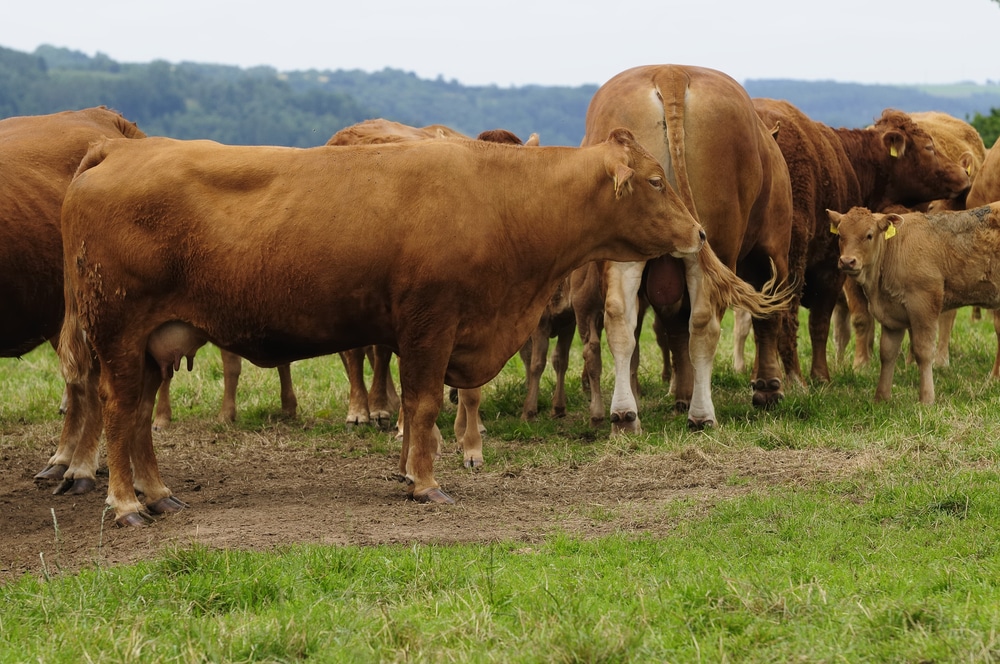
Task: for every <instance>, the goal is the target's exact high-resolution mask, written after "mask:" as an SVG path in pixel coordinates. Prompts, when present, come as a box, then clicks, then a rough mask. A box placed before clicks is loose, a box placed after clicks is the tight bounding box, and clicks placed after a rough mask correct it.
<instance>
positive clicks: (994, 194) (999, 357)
mask: <svg viewBox="0 0 1000 664" xmlns="http://www.w3.org/2000/svg"><path fill="white" fill-rule="evenodd" d="M998 146H1000V139H997V141H996V142H995V143H994V144H993V147H991V148H990V149H989V150H987V151H986V158H985V159H984V160H983V164H982V166H981V167H980V169H979V172H978V173H977V174H976V178H975V180H973V182H972V188H971V189H969V195H968V196H967V197H966V201H965V202H966V205H968V206H969V207H970V208H976V207H980V206H982V205H988V204H989V203H993V202H995V201H1000V147H998ZM993 329H994V330H996V334H997V354H996V359H995V360H994V361H993V370H992V371H991V372H990V377H991V378H994V379H1000V310H997V309H994V310H993Z"/></svg>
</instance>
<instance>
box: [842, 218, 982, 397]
mask: <svg viewBox="0 0 1000 664" xmlns="http://www.w3.org/2000/svg"><path fill="white" fill-rule="evenodd" d="M829 218H830V221H831V223H832V230H834V232H835V233H837V234H838V236H839V244H840V260H839V264H840V269H841V270H843V271H844V272H846V273H847V274H849V275H851V276H852V277H854V279H855V280H856V281H857V282H858V284H860V285H861V287H862V288H863V289H864V292H865V295H866V296H867V298H868V304H869V307H870V310H871V312H872V315H873V316H875V318H876V319H877V320H878V321H879V323H881V325H882V334H881V337H880V339H879V359H880V361H881V365H882V369H881V373H880V374H879V381H878V387H877V389H876V391H875V400H876V401H886V400H888V399H889V398H890V397H891V395H892V376H893V371H894V369H895V366H896V358H897V357H898V356H899V349H900V346H901V344H902V341H903V336H904V335H905V333H906V330H907V329H909V330H910V338H911V340H912V343H913V356H914V358H915V359H916V362H917V367H918V369H919V372H920V397H919V398H920V402H921V403H924V404H930V403H934V375H933V366H934V337H935V336H936V334H937V321H938V317H939V316H940V315H941V312H942V311H946V310H948V309H954V308H955V307H961V306H967V305H980V306H984V307H991V308H995V307H1000V261H998V257H1000V203H994V204H991V205H988V206H984V207H979V208H974V209H970V210H966V211H960V212H940V213H923V212H911V213H908V214H904V215H899V214H878V213H872V212H871V211H869V210H868V209H866V208H852V209H851V210H850V211H849V212H848V213H847V214H843V215H842V214H840V213H839V212H833V211H830V213H829Z"/></svg>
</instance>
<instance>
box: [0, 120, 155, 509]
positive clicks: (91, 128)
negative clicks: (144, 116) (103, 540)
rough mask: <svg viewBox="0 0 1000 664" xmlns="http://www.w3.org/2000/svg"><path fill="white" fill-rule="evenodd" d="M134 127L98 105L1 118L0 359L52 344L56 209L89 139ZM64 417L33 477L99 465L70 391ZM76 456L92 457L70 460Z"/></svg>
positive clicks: (59, 268) (57, 284) (56, 307)
mask: <svg viewBox="0 0 1000 664" xmlns="http://www.w3.org/2000/svg"><path fill="white" fill-rule="evenodd" d="M144 136H145V134H143V133H142V132H141V131H139V129H138V128H137V127H136V126H135V124H133V123H131V122H129V121H127V120H126V119H125V118H123V117H122V116H121V115H119V114H118V113H116V112H114V111H110V110H108V109H107V108H105V107H103V106H101V107H97V108H88V109H84V110H79V111H65V112H62V113H54V114H51V115H37V116H23V117H13V118H7V119H5V120H0V292H2V293H3V295H2V297H0V356H3V357H18V356H20V355H23V354H24V353H27V352H28V351H30V350H32V349H33V348H35V347H36V346H38V345H40V344H42V343H44V342H45V341H50V342H51V343H52V344H53V345H55V344H56V341H57V338H58V335H59V329H60V327H61V326H62V320H63V314H64V312H65V308H66V307H65V304H64V302H63V257H62V236H61V232H60V228H59V209H60V207H61V205H62V201H63V195H64V194H65V193H66V188H67V187H68V186H69V183H70V180H71V179H72V178H73V174H74V173H75V172H76V169H77V166H79V164H80V160H81V159H82V158H83V156H84V155H85V154H86V153H87V148H88V146H89V145H90V143H91V142H92V141H96V140H100V139H102V138H109V137H119V138H122V137H123V138H142V137H144ZM66 397H67V398H66V399H65V400H64V401H65V404H66V411H67V412H66V419H65V421H64V425H63V432H62V435H61V437H60V441H59V447H58V449H57V450H56V453H55V454H54V455H53V456H52V457H51V458H50V459H49V463H48V465H47V466H46V468H45V470H43V471H42V472H40V473H39V474H38V475H37V476H36V477H37V479H39V480H56V481H59V480H63V479H64V476H66V474H67V469H70V470H69V471H68V478H72V477H73V472H74V471H73V470H72V469H75V468H76V467H79V466H80V465H96V464H97V442H98V438H99V437H100V433H101V430H100V426H99V423H98V425H97V426H96V428H94V425H93V424H92V423H91V424H90V426H89V427H88V426H84V416H85V412H84V411H85V409H86V408H87V407H88V405H87V404H86V403H84V402H83V401H81V394H80V393H79V391H74V390H68V392H67V395H66ZM81 439H87V442H85V443H84V444H83V446H82V447H80V449H81V451H84V450H85V452H84V453H86V454H90V455H91V458H88V459H83V458H82V457H81V458H77V457H75V456H74V452H75V451H76V450H77V449H78V446H77V443H78V442H79V441H80V440H81ZM68 478H67V479H66V481H64V482H62V483H60V484H59V486H58V487H57V488H56V492H57V493H74V494H75V493H82V492H85V491H87V490H89V489H90V488H92V487H93V481H92V479H91V483H90V484H89V485H88V484H86V483H82V484H79V485H74V484H73V482H72V480H71V479H68Z"/></svg>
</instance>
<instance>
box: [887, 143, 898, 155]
mask: <svg viewBox="0 0 1000 664" xmlns="http://www.w3.org/2000/svg"><path fill="white" fill-rule="evenodd" d="M889 156H890V157H898V156H899V153H898V152H896V146H895V145H890V146H889Z"/></svg>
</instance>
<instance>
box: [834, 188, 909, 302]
mask: <svg viewBox="0 0 1000 664" xmlns="http://www.w3.org/2000/svg"><path fill="white" fill-rule="evenodd" d="M826 212H827V214H828V215H829V216H830V232H831V233H834V234H836V235H838V236H839V238H840V260H839V262H838V264H837V267H839V268H840V271H841V272H843V273H844V274H847V275H849V276H852V277H854V278H855V279H857V281H858V283H859V284H862V285H864V283H865V281H866V277H867V276H868V273H869V272H870V271H871V268H872V267H873V266H875V265H877V263H878V261H879V260H881V256H882V252H883V249H884V247H885V243H886V242H888V241H891V240H892V238H893V237H894V236H895V235H896V229H897V228H899V225H900V224H902V223H903V217H902V216H900V215H898V214H895V213H893V214H876V213H873V212H871V211H870V210H868V208H863V207H855V208H851V210H850V211H848V212H847V214H841V213H839V212H835V211H833V210H827V211H826Z"/></svg>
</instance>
